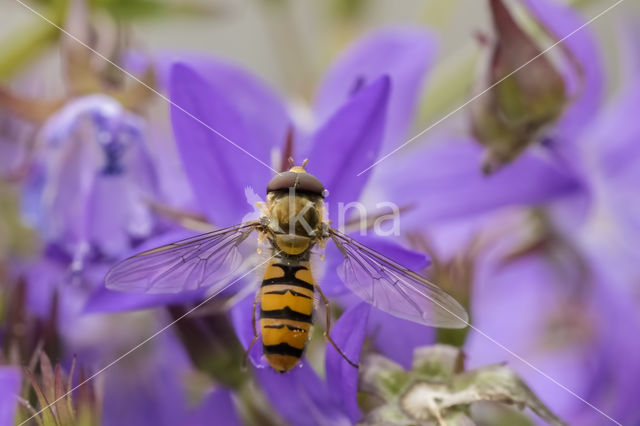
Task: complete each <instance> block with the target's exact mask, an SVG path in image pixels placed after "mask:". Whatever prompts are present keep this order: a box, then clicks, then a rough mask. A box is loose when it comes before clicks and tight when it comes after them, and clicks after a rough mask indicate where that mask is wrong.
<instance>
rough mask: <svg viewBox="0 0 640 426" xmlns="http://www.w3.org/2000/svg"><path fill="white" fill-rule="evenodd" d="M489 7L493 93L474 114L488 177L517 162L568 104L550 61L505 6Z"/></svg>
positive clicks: (481, 100) (494, 1)
mask: <svg viewBox="0 0 640 426" xmlns="http://www.w3.org/2000/svg"><path fill="white" fill-rule="evenodd" d="M490 5H491V13H492V16H493V22H494V27H495V30H496V34H495V37H496V39H495V45H494V46H493V49H492V52H491V57H490V63H489V67H488V72H487V76H486V80H487V81H485V82H483V86H485V85H486V86H485V87H492V88H491V90H489V91H488V92H487V93H485V94H484V95H483V96H482V97H480V98H479V99H478V100H477V101H476V102H475V103H474V104H472V108H471V111H472V117H471V121H472V123H471V124H472V132H473V135H474V137H475V138H476V139H477V140H478V141H479V142H480V143H481V144H483V145H485V146H486V147H487V153H486V157H485V161H484V164H483V169H484V170H485V172H487V173H490V172H492V171H495V170H496V169H497V168H499V167H500V166H501V165H503V164H506V163H508V162H510V161H512V160H513V159H515V158H516V157H517V156H518V155H519V154H520V153H521V152H522V151H523V150H524V149H525V148H526V147H527V146H529V145H530V144H531V143H532V142H533V141H534V140H535V137H536V136H537V135H538V133H539V132H540V130H542V129H543V128H544V127H546V126H548V125H550V124H552V123H553V122H554V121H555V120H557V119H558V118H559V117H560V115H561V114H562V112H563V110H564V107H565V105H566V103H567V99H568V96H567V92H566V87H565V82H564V79H563V77H562V75H561V74H560V72H559V70H558V68H557V66H556V64H554V62H553V61H552V60H551V58H550V56H549V55H548V54H544V55H543V54H542V49H541V48H540V47H539V46H538V45H537V44H536V42H535V41H534V40H533V39H532V38H531V37H530V36H529V35H528V34H527V33H525V32H524V31H523V29H522V28H521V27H520V26H519V25H518V23H517V22H516V21H515V20H514V18H513V16H512V15H511V14H510V12H509V11H508V10H507V8H506V7H505V5H504V4H503V2H502V1H501V0H491V1H490ZM534 58H535V59H534ZM516 70H517V72H515V73H514V71H516ZM512 73H513V74H512ZM494 85H495V87H493V86H494Z"/></svg>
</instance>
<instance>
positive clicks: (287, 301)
mask: <svg viewBox="0 0 640 426" xmlns="http://www.w3.org/2000/svg"><path fill="white" fill-rule="evenodd" d="M315 285H316V284H315V281H314V279H313V276H312V275H311V270H310V265H309V262H308V261H301V260H299V257H297V256H286V255H283V256H281V257H277V256H276V257H274V258H273V259H272V260H271V261H270V262H269V265H268V266H267V269H266V272H265V276H264V280H263V281H262V287H261V289H260V305H261V306H260V333H261V335H262V347H263V353H264V355H265V358H266V359H267V362H268V363H269V365H270V366H271V367H272V368H273V369H274V370H276V371H278V372H281V373H284V372H286V371H289V370H290V369H292V368H293V367H294V366H295V365H296V364H297V363H298V361H299V360H300V358H301V357H302V354H303V352H304V349H305V346H306V344H307V340H308V338H309V331H310V330H311V318H312V313H313V307H314V303H313V301H314V287H315Z"/></svg>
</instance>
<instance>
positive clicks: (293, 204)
mask: <svg viewBox="0 0 640 426" xmlns="http://www.w3.org/2000/svg"><path fill="white" fill-rule="evenodd" d="M269 204H270V205H269V211H270V214H271V229H272V230H273V231H274V233H276V234H290V235H298V236H302V237H309V238H313V237H315V236H316V235H317V233H318V230H319V229H320V226H321V219H322V215H321V213H320V209H319V206H318V204H317V202H315V201H313V200H311V199H309V198H308V197H305V196H300V195H295V196H290V195H288V194H285V195H281V196H280V197H274V198H273V199H272V200H271V202H270V203H269Z"/></svg>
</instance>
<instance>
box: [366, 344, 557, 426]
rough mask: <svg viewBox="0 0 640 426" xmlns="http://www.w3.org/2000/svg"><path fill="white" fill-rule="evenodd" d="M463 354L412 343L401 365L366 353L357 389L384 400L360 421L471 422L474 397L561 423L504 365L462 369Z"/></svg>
mask: <svg viewBox="0 0 640 426" xmlns="http://www.w3.org/2000/svg"><path fill="white" fill-rule="evenodd" d="M463 358H464V356H463V353H462V351H461V350H460V349H459V348H455V347H453V346H446V345H433V346H426V347H422V348H418V349H416V351H415V353H414V359H413V369H412V370H411V371H404V370H403V369H402V367H400V366H399V365H397V364H395V363H394V362H392V361H389V360H387V359H386V358H383V357H381V356H377V355H376V356H372V357H370V358H369V359H368V360H367V361H365V363H364V368H363V369H362V375H361V381H362V387H361V389H363V390H366V391H368V392H371V393H373V394H376V395H377V396H378V397H379V398H380V399H381V400H382V401H384V402H383V404H382V405H380V406H378V407H377V408H375V409H374V410H372V411H370V412H369V414H368V415H367V417H366V418H365V420H364V422H363V424H388V425H413V424H416V423H419V424H428V425H458V426H462V425H474V424H475V422H474V420H473V419H472V416H471V414H470V405H471V404H472V403H474V402H478V401H494V402H502V403H505V404H514V405H516V406H518V407H521V408H524V407H528V408H530V409H531V410H532V411H533V412H534V413H536V414H537V415H538V416H540V418H542V419H544V420H545V421H547V422H548V423H550V424H552V425H563V424H564V422H563V421H562V420H560V419H559V418H558V417H557V416H556V415H555V414H553V413H552V412H551V411H550V410H549V409H548V408H547V407H546V406H545V405H544V404H543V403H542V402H541V401H540V400H539V399H538V397H537V396H536V395H535V394H534V393H533V391H531V389H529V387H528V386H527V385H526V384H525V383H524V382H523V381H522V379H520V377H519V376H518V375H517V374H516V373H515V372H513V371H512V370H511V369H509V368H508V367H506V366H505V365H490V366H486V367H481V368H477V369H474V370H471V371H467V372H463V371H462V370H463Z"/></svg>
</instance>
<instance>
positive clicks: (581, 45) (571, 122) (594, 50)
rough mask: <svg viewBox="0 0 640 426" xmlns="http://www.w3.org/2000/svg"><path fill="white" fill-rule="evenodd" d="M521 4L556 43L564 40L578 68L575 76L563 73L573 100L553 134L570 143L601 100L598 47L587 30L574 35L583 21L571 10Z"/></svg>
mask: <svg viewBox="0 0 640 426" xmlns="http://www.w3.org/2000/svg"><path fill="white" fill-rule="evenodd" d="M524 2H525V4H526V5H527V7H528V8H529V10H530V11H531V12H532V13H533V14H534V15H535V16H536V17H537V18H538V19H539V20H540V21H541V22H542V24H543V25H545V26H546V27H547V28H548V29H549V30H550V31H551V33H552V34H553V35H555V37H556V39H557V40H561V39H564V38H565V37H567V38H566V40H564V41H563V45H564V46H566V48H567V49H568V50H569V51H570V52H571V53H572V54H573V55H574V57H575V58H576V59H577V61H578V63H579V64H580V65H581V68H582V69H581V70H579V72H577V71H576V70H565V72H564V75H565V80H566V81H567V86H568V87H569V88H570V89H573V94H574V96H576V97H577V98H576V99H575V100H574V101H573V102H572V103H571V105H570V107H569V108H568V110H567V111H566V112H565V113H564V115H563V117H562V119H561V120H560V122H559V123H558V125H557V127H556V130H555V133H556V134H557V135H558V137H560V138H562V139H565V140H566V142H571V141H570V140H569V139H570V138H571V137H575V136H577V135H578V134H580V133H581V132H582V129H583V127H584V123H585V122H588V121H589V119H590V118H592V117H593V116H594V115H595V114H596V112H597V111H598V108H599V106H600V104H601V102H602V99H603V95H604V93H603V90H604V83H605V78H604V70H603V66H602V63H603V62H602V58H601V57H600V54H599V49H598V44H597V42H596V40H595V37H594V35H593V33H592V32H591V30H590V29H589V28H582V29H580V30H579V31H577V32H576V30H578V29H579V28H580V27H581V26H582V25H584V23H585V20H584V18H583V17H581V16H580V15H579V14H578V13H577V12H576V11H575V10H574V9H573V8H572V7H570V6H567V5H564V4H562V3H560V2H557V1H550V0H524ZM581 73H583V75H580V74H581Z"/></svg>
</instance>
